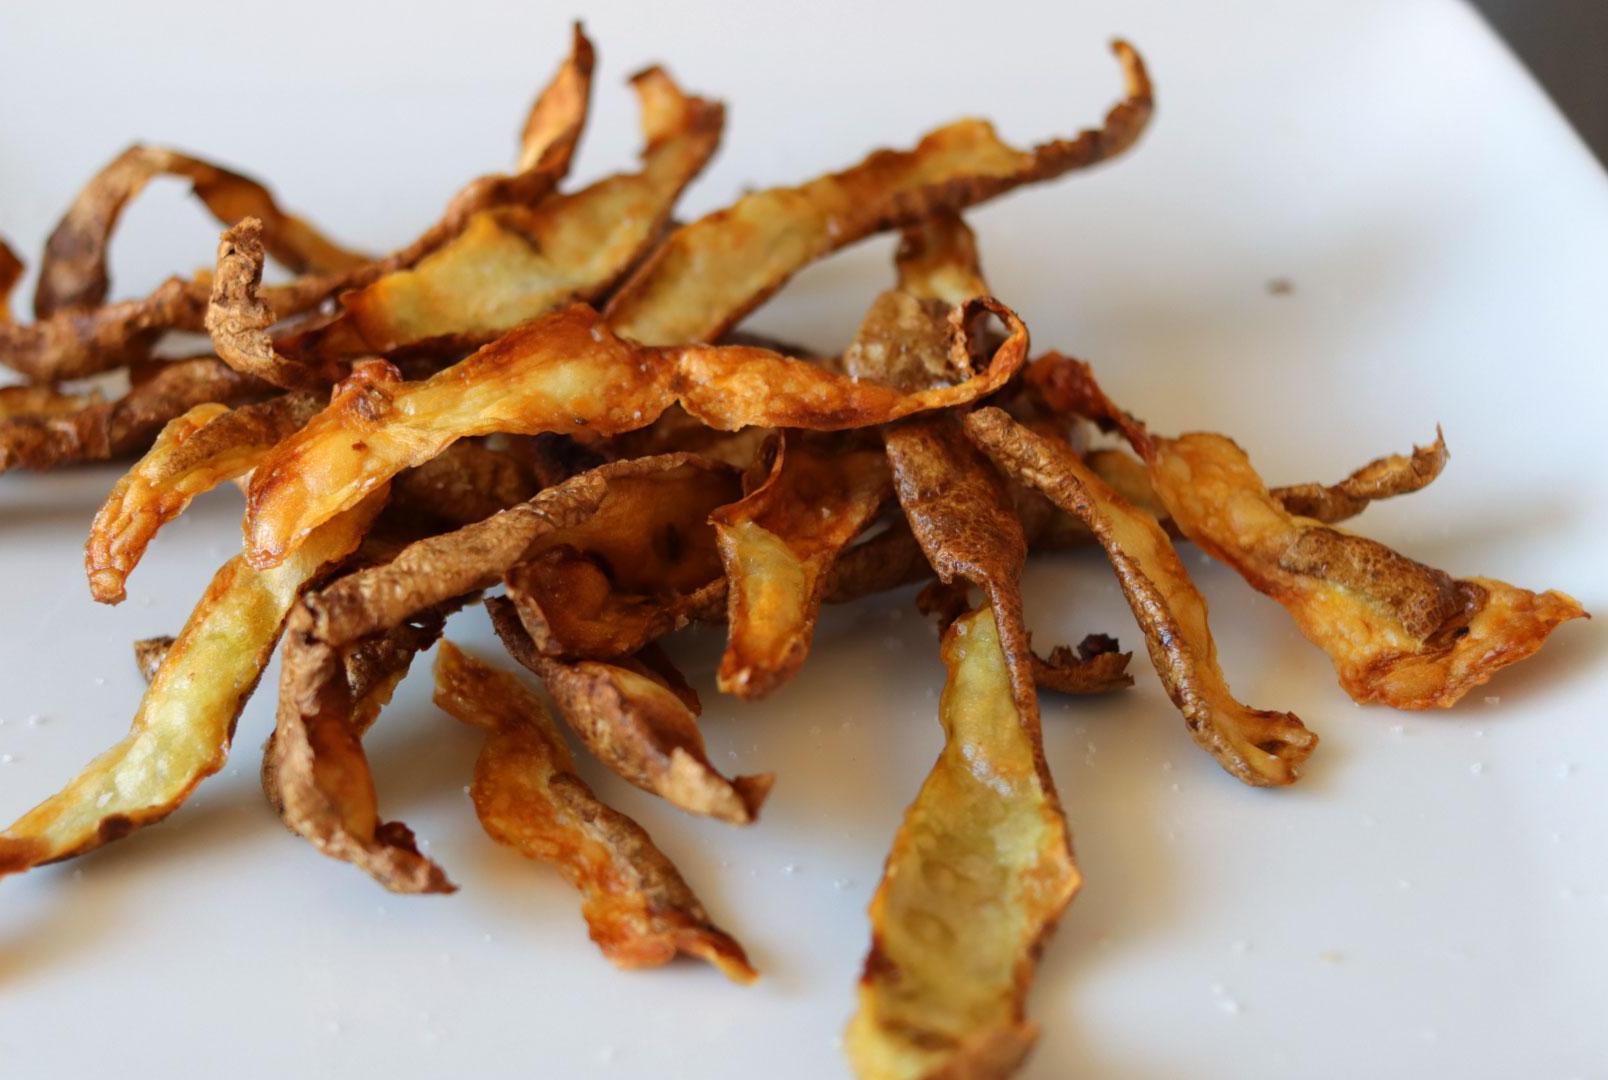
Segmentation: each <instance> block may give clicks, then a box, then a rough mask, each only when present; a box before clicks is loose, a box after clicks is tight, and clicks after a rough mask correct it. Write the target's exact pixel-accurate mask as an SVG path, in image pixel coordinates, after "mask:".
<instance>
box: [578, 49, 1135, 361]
mask: <svg viewBox="0 0 1608 1080" xmlns="http://www.w3.org/2000/svg"><path fill="white" fill-rule="evenodd" d="M1112 50H1113V51H1114V52H1115V53H1116V56H1117V59H1118V62H1119V63H1120V64H1121V65H1122V74H1123V79H1124V81H1125V83H1126V96H1125V97H1124V99H1123V100H1122V101H1121V102H1119V103H1118V104H1117V105H1116V106H1114V107H1113V108H1112V109H1111V111H1110V112H1108V113H1107V114H1106V117H1105V123H1104V126H1103V127H1100V128H1096V129H1093V130H1089V131H1085V132H1083V133H1082V134H1080V135H1079V136H1077V137H1076V138H1074V139H1070V140H1056V141H1053V142H1049V143H1045V144H1043V145H1041V146H1037V147H1034V148H1033V149H1031V150H1025V151H1024V150H1017V149H1015V148H1013V147H1011V146H1008V145H1006V144H1005V143H1004V142H1001V141H1000V139H999V137H998V136H997V135H996V134H995V133H994V129H993V127H992V126H991V125H990V124H988V123H987V122H985V121H982V120H961V121H958V122H957V123H954V124H950V125H948V126H947V127H942V128H939V129H937V130H936V131H933V132H931V133H930V134H928V135H927V136H926V137H925V138H923V139H922V140H921V142H920V143H918V144H917V145H916V146H915V148H914V149H911V150H906V151H891V150H882V151H878V152H877V153H874V154H872V155H871V156H870V157H868V158H866V159H865V160H864V161H862V162H861V163H860V164H858V165H856V166H854V167H852V168H850V169H847V170H845V171H843V172H840V173H834V174H830V175H827V176H823V177H820V178H818V179H816V180H813V181H811V182H809V183H807V184H804V185H802V186H799V187H794V188H775V189H772V190H769V191H760V192H755V193H754V194H751V195H747V196H744V197H743V198H742V199H740V200H738V201H737V202H736V203H734V204H733V205H731V206H729V207H727V208H725V209H724V210H719V211H716V212H715V213H713V214H710V215H709V216H707V217H705V218H702V219H700V220H699V221H696V222H694V223H693V224H691V225H688V226H685V227H683V228H681V229H679V230H677V231H676V233H674V234H673V235H672V236H671V237H670V238H669V240H667V241H666V242H665V243H664V245H663V246H661V247H660V248H659V249H658V250H657V251H655V252H654V254H653V255H652V256H651V257H650V258H649V260H648V261H647V262H646V263H645V264H644V265H643V266H642V268H641V269H640V270H638V271H637V272H636V273H635V274H633V275H632V276H631V278H630V279H629V280H628V281H627V282H626V283H625V284H624V285H623V286H622V287H621V289H620V291H619V292H618V293H617V294H616V295H615V297H614V299H613V300H612V301H610V303H609V308H608V316H609V321H610V325H612V326H613V327H614V329H615V330H616V331H617V332H619V333H620V334H621V335H623V336H625V337H628V338H630V339H631V340H633V341H638V342H641V343H643V344H645V345H674V344H678V343H681V342H686V341H714V340H715V339H716V338H718V337H719V336H720V335H721V334H722V333H724V332H725V331H726V330H728V329H730V328H731V327H732V326H733V325H735V324H736V323H737V322H738V320H740V319H741V318H742V317H743V316H744V315H746V314H747V313H748V312H750V311H752V310H753V309H754V308H755V307H757V306H758V305H759V304H760V303H761V302H763V301H764V300H765V299H766V298H767V297H768V296H770V295H771V294H772V293H774V292H775V291H776V290H777V289H779V288H780V287H781V286H782V285H783V284H784V283H785V282H786V281H787V280H788V278H790V277H792V275H793V274H795V273H797V272H798V271H799V270H800V269H802V268H803V267H804V266H806V265H808V264H809V263H810V262H812V261H814V260H815V259H818V258H820V257H821V256H823V255H826V254H828V253H830V252H832V251H835V250H837V249H838V248H841V247H844V246H845V245H848V244H851V243H853V242H855V241H857V240H860V239H863V238H864V237H866V236H870V235H872V234H873V233H876V232H880V231H882V230H885V229H890V228H897V227H899V226H901V225H905V224H909V223H911V222H914V221H919V220H920V219H922V218H925V217H928V216H930V215H931V214H933V213H935V212H937V211H940V210H944V209H960V208H962V207H965V206H971V205H974V204H976V203H979V202H982V201H984V200H985V199H990V198H992V197H994V196H996V195H999V194H1001V193H1003V192H1006V191H1009V190H1011V189H1012V188H1015V187H1018V186H1020V185H1022V184H1027V183H1033V182H1036V181H1040V180H1048V179H1051V178H1053V177H1056V176H1060V175H1061V174H1063V173H1066V172H1068V171H1070V170H1072V169H1078V168H1083V167H1086V166H1089V165H1093V164H1095V163H1097V162H1100V161H1104V160H1106V159H1108V158H1111V157H1114V156H1116V155H1117V154H1120V153H1122V152H1123V151H1124V150H1126V149H1128V147H1130V146H1132V145H1133V143H1134V142H1135V141H1136V140H1137V139H1138V137H1139V135H1140V133H1141V132H1143V130H1144V128H1145V125H1146V124H1147V123H1148V122H1149V119H1150V114H1151V110H1152V107H1153V103H1152V97H1151V87H1150V80H1149V78H1148V76H1147V75H1146V73H1145V68H1144V63H1143V61H1141V60H1140V58H1139V54H1138V53H1136V52H1135V51H1134V50H1133V48H1132V47H1131V46H1129V45H1128V44H1127V43H1126V42H1122V41H1117V42H1114V43H1113V44H1112Z"/></svg>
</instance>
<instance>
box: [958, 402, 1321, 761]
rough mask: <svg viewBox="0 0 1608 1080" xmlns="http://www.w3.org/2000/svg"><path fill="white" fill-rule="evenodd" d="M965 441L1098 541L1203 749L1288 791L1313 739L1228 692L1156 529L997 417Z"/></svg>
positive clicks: (1072, 464)
mask: <svg viewBox="0 0 1608 1080" xmlns="http://www.w3.org/2000/svg"><path fill="white" fill-rule="evenodd" d="M966 433H967V435H968V436H970V438H971V439H972V441H973V442H975V443H977V445H978V446H980V447H981V448H982V450H983V451H984V453H986V454H988V455H989V456H990V457H992V458H993V459H994V461H995V462H997V463H998V464H999V465H1000V466H1001V467H1002V468H1003V469H1005V470H1006V471H1007V472H1008V473H1010V474H1011V475H1012V476H1014V477H1016V478H1017V479H1018V480H1021V481H1023V482H1025V483H1027V484H1030V485H1031V486H1033V487H1035V488H1037V489H1038V490H1039V491H1041V492H1043V493H1044V494H1045V495H1047V496H1048V497H1049V498H1050V499H1051V501H1053V502H1054V503H1055V504H1056V505H1058V506H1060V507H1061V508H1062V509H1064V510H1067V511H1068V512H1070V513H1073V514H1076V515H1077V516H1078V517H1079V518H1081V519H1082V520H1083V522H1084V523H1085V524H1086V525H1087V526H1088V527H1089V528H1090V530H1091V531H1093V533H1094V534H1095V536H1096V538H1098V539H1099V541H1100V544H1101V546H1102V547H1104V548H1105V550H1106V554H1107V556H1108V557H1109V558H1110V560H1111V566H1112V569H1113V570H1115V571H1116V574H1117V580H1118V581H1119V582H1120V583H1121V585H1122V591H1123V594H1124V595H1125V596H1126V597H1127V599H1128V605H1129V607H1131V608H1132V609H1133V613H1134V617H1135V618H1136V619H1137V620H1138V622H1139V625H1140V628H1141V629H1143V630H1144V633H1145V642H1146V644H1147V646H1148V647H1149V651H1150V659H1151V662H1152V663H1153V664H1154V665H1155V668H1156V673H1157V674H1158V675H1160V676H1161V681H1162V684H1163V686H1165V687H1166V690H1167V696H1168V697H1170V698H1171V699H1172V701H1173V704H1174V705H1176V706H1177V707H1178V711H1179V712H1180V713H1182V714H1183V716H1184V722H1185V724H1186V726H1187V727H1188V728H1189V732H1190V734H1191V735H1192V736H1193V737H1194V739H1195V741H1196V742H1197V743H1199V744H1200V746H1201V747H1202V749H1205V750H1206V751H1208V752H1209V753H1211V755H1212V756H1213V757H1215V758H1216V759H1217V761H1218V763H1219V764H1221V765H1222V766H1223V768H1224V769H1225V770H1227V771H1228V773H1229V774H1230V775H1232V776H1234V777H1236V778H1237V779H1239V780H1242V781H1244V782H1245V783H1247V784H1251V785H1253V786H1257V787H1269V786H1279V785H1284V784H1290V783H1293V782H1294V781H1295V780H1296V778H1297V777H1298V776H1299V770H1300V766H1301V764H1302V762H1304V761H1305V760H1306V757H1307V755H1308V754H1310V753H1311V752H1312V749H1313V747H1315V746H1316V745H1317V741H1318V739H1317V736H1316V735H1314V734H1313V733H1312V732H1310V731H1308V730H1307V729H1306V728H1305V727H1304V726H1303V725H1302V724H1301V721H1300V719H1299V718H1297V717H1296V716H1295V715H1294V714H1292V713H1285V712H1273V711H1268V710H1263V709H1253V708H1250V707H1248V706H1246V705H1243V704H1241V703H1240V702H1239V701H1238V700H1237V699H1236V698H1235V697H1234V696H1233V694H1232V693H1231V692H1230V691H1229V689H1228V684H1227V682H1226V681H1225V680H1224V679H1223V674H1222V671H1221V670H1220V669H1219V668H1218V666H1217V649H1216V645H1215V643H1214V642H1213V641H1212V637H1211V629H1210V627H1209V625H1208V623H1207V619H1206V601H1205V599H1204V598H1203V597H1202V596H1201V595H1200V593H1199V591H1197V590H1196V588H1195V586H1194V584H1193V583H1192V582H1191V581H1190V580H1189V575H1188V573H1187V572H1186V571H1185V570H1184V566H1183V563H1182V562H1180V561H1179V559H1178V554H1177V552H1175V551H1174V550H1173V547H1172V544H1171V542H1170V541H1169V540H1168V539H1167V535H1166V533H1164V532H1163V531H1162V530H1161V526H1160V525H1158V524H1157V523H1156V520H1155V519H1154V518H1152V517H1150V516H1149V515H1147V514H1144V513H1143V512H1141V511H1138V510H1136V509H1135V508H1134V507H1132V506H1130V505H1129V504H1128V503H1126V502H1124V501H1123V500H1122V498H1121V496H1119V495H1117V493H1116V492H1115V491H1113V490H1112V489H1111V488H1110V487H1108V486H1107V485H1106V484H1105V482H1104V481H1102V480H1101V479H1100V478H1099V477H1098V476H1096V475H1095V474H1094V473H1093V472H1092V471H1090V470H1089V468H1088V467H1087V466H1085V465H1084V464H1083V462H1082V461H1081V460H1080V459H1079V458H1078V455H1077V454H1076V452H1074V451H1073V450H1072V449H1071V448H1070V447H1068V446H1066V445H1065V444H1064V443H1058V442H1056V441H1055V440H1052V439H1049V438H1046V437H1045V436H1042V435H1039V434H1037V433H1036V432H1033V431H1031V430H1029V429H1028V428H1025V427H1023V426H1022V425H1020V424H1017V423H1016V422H1015V421H1014V420H1012V419H1011V418H1010V417H1009V416H1008V415H1006V414H1005V413H1004V412H1003V411H1001V410H999V409H993V408H988V409H981V410H979V411H977V412H975V413H973V414H971V415H970V416H968V417H967V418H966Z"/></svg>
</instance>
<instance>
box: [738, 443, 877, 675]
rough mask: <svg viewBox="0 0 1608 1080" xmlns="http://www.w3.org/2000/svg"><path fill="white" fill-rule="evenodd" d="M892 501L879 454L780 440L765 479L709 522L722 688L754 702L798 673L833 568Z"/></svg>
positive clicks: (833, 444)
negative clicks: (718, 566)
mask: <svg viewBox="0 0 1608 1080" xmlns="http://www.w3.org/2000/svg"><path fill="white" fill-rule="evenodd" d="M892 494H893V489H892V485H891V483H890V482H889V477H888V467H887V462H886V461H885V459H884V457H883V455H882V453H881V452H880V451H878V450H875V449H872V448H868V447H855V446H851V445H844V444H843V443H842V442H841V441H839V440H812V439H809V438H807V437H806V435H805V433H803V432H798V431H792V432H787V433H786V434H784V435H782V436H781V437H780V438H779V439H778V440H777V441H776V442H775V443H774V444H773V448H772V459H771V465H770V469H769V472H768V474H767V475H766V476H765V477H764V479H763V480H762V482H761V483H760V484H759V486H758V487H756V488H754V490H753V491H750V492H749V493H748V494H747V495H746V496H744V498H743V499H742V500H741V501H740V502H735V503H732V504H731V505H729V506H725V507H722V508H720V509H718V510H716V511H715V512H714V514H713V515H712V517H711V520H712V521H713V522H714V524H715V532H716V535H717V537H718V542H719V545H720V558H721V562H722V563H723V564H724V566H725V571H726V588H727V609H726V621H727V642H726V651H725V654H724V655H723V656H722V657H721V659H720V670H719V673H718V675H717V681H718V685H719V687H720V689H721V690H723V691H725V692H726V693H728V694H735V695H737V696H738V697H742V698H750V699H752V698H759V697H763V696H764V695H766V694H769V693H771V692H772V691H774V690H775V689H776V688H777V687H779V686H781V685H782V684H783V683H784V682H786V681H787V680H788V679H790V678H792V676H793V675H794V674H795V673H796V672H797V671H798V669H799V668H800V667H801V666H802V665H803V663H804V658H805V656H807V655H808V653H809V648H810V640H811V638H812V637H813V636H814V633H815V621H816V619H817V618H818V617H819V615H820V611H821V603H822V601H823V599H824V598H825V594H826V588H827V584H828V580H829V575H830V573H831V569H832V566H833V565H834V564H835V563H836V562H837V559H838V556H839V554H840V553H841V552H842V551H843V549H844V548H845V547H847V546H848V545H849V543H850V542H851V541H853V540H854V538H855V537H856V536H858V535H859V534H860V533H861V531H863V530H864V529H865V528H866V526H867V525H869V524H870V523H871V521H872V520H873V519H874V518H875V517H876V515H877V512H878V511H879V510H880V509H881V508H882V504H883V503H884V502H886V501H887V500H888V498H890V497H891V496H892Z"/></svg>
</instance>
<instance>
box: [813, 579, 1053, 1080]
mask: <svg viewBox="0 0 1608 1080" xmlns="http://www.w3.org/2000/svg"><path fill="white" fill-rule="evenodd" d="M943 657H944V663H945V665H946V666H947V667H948V669H949V679H948V682H947V683H946V684H945V686H944V692H943V696H942V698H940V700H939V707H938V708H939V718H940V719H941V720H942V721H943V725H944V735H945V742H944V749H943V752H942V753H941V754H940V755H939V757H938V761H937V762H936V763H935V764H934V765H933V768H932V772H931V773H929V774H928V776H927V780H926V783H924V784H923V785H922V787H921V791H920V793H919V794H917V796H916V800H915V802H913V803H911V805H910V808H909V809H908V810H906V811H905V818H904V822H903V824H901V825H900V827H899V832H898V835H897V836H895V838H894V842H893V850H892V851H891V852H890V853H889V855H888V862H887V867H886V869H885V870H884V872H883V877H882V882H881V884H880V885H878V887H877V891H876V895H875V896H874V897H873V898H872V900H871V933H872V943H871V952H870V954H869V955H868V956H867V957H866V964H865V974H864V975H863V976H862V977H861V980H860V988H859V1007H858V1009H857V1010H856V1012H855V1015H854V1018H853V1020H852V1021H850V1024H849V1028H848V1031H847V1034H846V1038H845V1049H846V1050H847V1052H848V1055H849V1060H850V1061H851V1062H852V1063H853V1065H854V1069H855V1073H856V1075H858V1076H859V1077H860V1078H861V1080H917V1078H922V1077H939V1076H944V1077H948V1076H955V1077H977V1078H981V1077H1001V1076H1006V1075H1008V1074H1009V1073H1011V1072H1012V1071H1013V1070H1014V1069H1015V1067H1016V1066H1017V1065H1018V1064H1019V1063H1020V1062H1021V1060H1022V1058H1023V1057H1024V1056H1025V1055H1026V1054H1027V1052H1028V1050H1029V1049H1031V1047H1032V1044H1033V1040H1034V1038H1035V1036H1036V1029H1035V1026H1034V1025H1033V1024H1032V1023H1030V1022H1029V1021H1028V1020H1027V1019H1026V1018H1025V1015H1024V1012H1023V999H1024V998H1025V996H1026V993H1027V987H1028V983H1029V981H1030V979H1031V977H1032V973H1033V965H1034V961H1035V960H1036V959H1037V954H1038V951H1039V947H1040V945H1041V943H1042V941H1043V939H1044V937H1045V936H1046V935H1047V934H1048V933H1049V932H1050V930H1051V929H1053V928H1054V925H1055V922H1056V919H1057V918H1059V916H1060V914H1061V912H1062V910H1064V909H1065V907H1066V905H1067V904H1068V903H1070V902H1071V900H1072V897H1073V895H1074V894H1075V893H1076V892H1077V890H1078V887H1079V885H1080V884H1081V882H1082V878H1081V876H1080V875H1079V873H1078V870H1077V866H1076V865H1075V864H1074V862H1073V860H1072V847H1071V840H1070V837H1069V836H1068V833H1067V828H1066V821H1065V819H1064V818H1063V817H1062V814H1061V808H1060V805H1059V803H1058V802H1057V800H1056V797H1055V793H1054V790H1053V789H1052V788H1051V787H1050V786H1049V785H1048V783H1047V781H1046V776H1045V774H1044V773H1043V771H1042V759H1041V757H1040V754H1039V750H1038V745H1037V736H1038V732H1037V730H1036V726H1035V725H1032V724H1031V723H1030V722H1029V721H1028V720H1027V719H1026V718H1024V717H1022V716H1021V715H1020V714H1019V713H1018V712H1017V708H1016V705H1015V697H1014V692H1013V687H1012V683H1011V677H1010V670H1009V668H1008V666H1007V665H1006V662H1005V653H1004V651H1003V650H1002V648H1001V647H1000V638H999V632H998V630H997V629H996V627H995V624H994V615H993V611H992V609H991V608H990V607H988V606H987V605H984V606H983V607H981V608H979V609H977V610H976V611H974V612H972V613H970V614H968V615H965V616H962V617H961V618H959V619H957V620H956V621H955V622H954V624H953V625H951V627H950V629H949V631H948V632H947V633H946V634H945V636H944V642H943Z"/></svg>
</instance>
